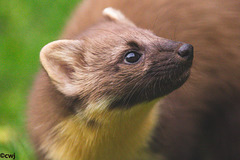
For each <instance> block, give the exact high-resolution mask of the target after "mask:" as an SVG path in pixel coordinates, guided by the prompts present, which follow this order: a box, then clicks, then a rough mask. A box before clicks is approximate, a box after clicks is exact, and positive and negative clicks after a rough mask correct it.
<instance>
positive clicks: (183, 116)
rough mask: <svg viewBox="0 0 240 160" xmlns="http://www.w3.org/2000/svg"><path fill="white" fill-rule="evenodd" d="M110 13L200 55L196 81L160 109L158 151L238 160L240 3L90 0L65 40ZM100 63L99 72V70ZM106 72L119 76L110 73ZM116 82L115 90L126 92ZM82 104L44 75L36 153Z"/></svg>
mask: <svg viewBox="0 0 240 160" xmlns="http://www.w3.org/2000/svg"><path fill="white" fill-rule="evenodd" d="M109 6H111V7H113V8H116V9H119V10H121V11H122V12H123V13H124V14H125V15H126V17H128V18H129V19H130V20H131V21H133V22H134V23H135V24H136V25H137V26H138V27H142V28H146V29H150V30H152V31H153V32H154V33H155V34H156V35H157V36H161V37H165V38H169V39H175V40H179V41H184V42H188V43H191V44H193V46H194V48H195V52H196V54H195V59H194V65H193V70H192V74H191V77H190V79H189V80H188V81H187V83H186V84H185V85H184V86H183V87H181V88H180V89H178V90H177V91H175V92H173V93H172V94H170V95H169V96H168V97H167V98H166V99H165V103H164V105H162V106H161V108H162V112H161V113H162V114H161V116H160V123H159V127H157V128H156V132H155V135H154V136H153V140H152V143H151V148H152V150H153V151H154V152H156V153H162V154H163V155H165V156H166V157H167V158H168V159H170V160H175V159H176V160H177V159H184V160H197V159H206V158H210V159H214V160H215V159H216V160H220V159H222V160H225V159H226V160H227V159H236V160H237V159H240V155H239V152H240V149H239V148H240V139H239V135H240V127H239V126H240V118H239V115H240V109H239V107H240V106H239V103H240V100H239V99H240V97H239V95H240V93H239V92H240V84H239V79H240V70H239V68H240V54H239V53H238V52H239V49H240V47H239V42H240V22H239V15H240V8H239V6H240V3H239V2H238V1H235V0H229V1H224V0H217V1H210V0H209V1H200V0H192V1H190V0H169V1H166V0H141V1H137V0H122V1H118V0H101V1H100V0H87V1H84V2H83V4H81V6H80V7H79V8H78V9H77V10H76V11H75V13H74V14H73V17H72V18H71V19H70V21H69V23H68V25H67V26H66V28H65V30H64V32H63V35H62V38H64V39H66V38H67V39H76V38H78V35H79V34H80V33H82V32H83V31H84V30H86V29H88V28H89V27H90V26H92V25H93V24H96V23H97V22H98V21H99V19H101V17H102V15H101V12H102V10H103V9H104V8H105V7H109ZM110 26H111V25H109V26H104V27H105V28H108V27H110ZM104 27H102V28H104ZM108 36H116V35H113V34H109V35H108ZM145 38H146V37H145ZM145 38H144V37H142V39H143V40H144V39H145ZM145 40H146V39H145ZM105 43H112V42H107V41H106V42H105ZM92 49H93V50H94V51H95V50H98V48H92ZM98 51H99V52H100V50H98ZM103 51H104V50H103ZM100 59H101V57H100ZM103 59H104V58H103ZM103 59H101V60H103ZM89 61H91V60H90V59H89ZM95 62H96V61H94V62H93V65H97V64H95ZM94 68H96V67H94ZM97 68H98V67H97ZM92 69H93V68H92ZM106 69H109V70H112V71H111V72H114V71H117V70H118V68H117V67H113V66H111V65H110V67H109V68H106ZM109 78H111V77H109ZM130 78H131V77H130ZM117 80H119V79H116V84H114V85H113V87H117V86H118V85H119V84H120V83H117V82H118V81H117ZM106 83H109V82H106ZM39 84H42V85H39ZM99 85H103V84H102V83H99ZM118 87H121V86H118ZM87 89H89V90H92V89H90V88H87ZM98 89H99V88H98ZM102 91H104V88H102ZM113 91H114V89H113ZM37 93H44V94H46V96H43V97H42V96H39V95H38V94H37ZM111 94H112V93H110V95H111ZM96 95H99V94H96ZM53 96H56V97H57V98H56V99H53V98H52V97H53ZM94 97H95V96H94ZM89 98H90V97H89V96H88V95H86V96H85V97H83V99H89ZM90 99H91V98H90ZM43 102H44V103H48V104H51V107H48V106H44V105H43V104H44V103H43ZM36 103H37V104H36ZM78 103H85V102H84V101H76V99H75V98H73V97H71V98H68V97H65V96H64V95H62V94H61V93H59V92H58V91H57V90H56V88H55V87H54V86H52V84H51V82H50V81H49V79H48V78H47V74H46V73H45V72H44V71H41V73H40V74H39V76H38V78H37V81H36V82H35V87H34V89H33V91H32V96H31V98H30V106H31V108H30V111H29V113H30V115H31V114H36V115H39V117H38V116H30V119H29V122H30V125H29V126H31V127H30V128H33V126H34V127H36V128H37V129H36V130H35V129H31V135H32V136H33V140H34V142H35V145H36V146H38V145H39V143H40V142H41V139H42V138H44V134H46V132H47V130H48V129H50V128H51V127H52V126H53V125H54V124H56V123H58V122H59V121H61V119H62V118H64V117H65V116H67V115H68V114H72V112H74V110H75V108H74V106H78V105H79V104H78ZM66 104H67V105H66ZM37 106H38V107H37ZM39 106H40V107H39ZM59 106H61V107H59ZM83 106H84V105H83ZM59 108H61V109H59ZM42 115H44V116H42ZM39 122H41V123H43V124H44V125H41V124H40V123H39ZM36 124H38V125H36ZM40 154H42V153H40Z"/></svg>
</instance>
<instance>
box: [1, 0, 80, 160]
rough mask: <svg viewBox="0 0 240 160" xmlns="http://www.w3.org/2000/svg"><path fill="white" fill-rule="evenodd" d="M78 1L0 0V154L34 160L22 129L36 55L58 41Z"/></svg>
mask: <svg viewBox="0 0 240 160" xmlns="http://www.w3.org/2000/svg"><path fill="white" fill-rule="evenodd" d="M78 2H79V0H69V1H66V0H55V1H51V0H48V1H44V0H43V1H40V0H0V153H10V154H12V153H15V155H16V159H18V160H34V159H35V158H34V153H33V149H32V147H31V145H30V142H29V139H28V135H27V132H26V129H25V121H26V103H27V96H28V93H29V91H30V88H31V84H32V82H33V79H34V75H35V74H36V73H37V71H38V68H39V66H40V64H39V52H40V50H41V48H42V47H43V46H44V45H45V44H47V43H48V42H51V41H54V40H56V39H58V37H59V35H60V34H61V31H62V29H63V27H64V25H65V24H66V21H67V19H68V18H69V16H70V14H71V12H72V11H73V9H74V8H75V6H76V4H78Z"/></svg>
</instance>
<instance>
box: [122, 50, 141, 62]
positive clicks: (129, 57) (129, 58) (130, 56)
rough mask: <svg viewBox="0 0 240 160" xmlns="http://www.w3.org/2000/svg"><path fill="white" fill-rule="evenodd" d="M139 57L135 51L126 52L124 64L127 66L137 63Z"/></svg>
mask: <svg viewBox="0 0 240 160" xmlns="http://www.w3.org/2000/svg"><path fill="white" fill-rule="evenodd" d="M141 56H142V55H141V54H139V53H137V52H135V51H131V52H128V53H127V54H126V55H125V57H124V62H125V63H128V64H133V63H137V62H138V61H139V59H140V58H141Z"/></svg>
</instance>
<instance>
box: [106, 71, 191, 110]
mask: <svg viewBox="0 0 240 160" xmlns="http://www.w3.org/2000/svg"><path fill="white" fill-rule="evenodd" d="M189 75H190V70H185V71H184V72H182V73H179V74H178V75H174V77H172V78H164V79H158V78H156V80H155V81H153V82H151V83H150V84H146V86H140V87H137V88H139V90H137V91H136V92H132V93H133V94H128V95H127V96H123V98H121V99H119V100H117V101H116V102H114V103H113V104H112V105H111V107H110V108H125V109H127V108H131V107H132V106H134V105H136V104H138V103H142V102H149V101H152V100H154V99H156V98H160V97H163V96H165V95H167V94H169V93H171V92H172V91H174V90H176V89H177V88H179V87H181V86H182V85H183V84H184V83H185V82H186V80H187V79H188V77H189ZM168 77H169V76H168Z"/></svg>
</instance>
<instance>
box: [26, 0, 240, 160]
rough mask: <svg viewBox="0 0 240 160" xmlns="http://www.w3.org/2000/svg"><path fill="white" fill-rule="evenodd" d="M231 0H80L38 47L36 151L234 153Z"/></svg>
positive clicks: (77, 159) (32, 105)
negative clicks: (60, 28) (58, 32)
mask: <svg viewBox="0 0 240 160" xmlns="http://www.w3.org/2000/svg"><path fill="white" fill-rule="evenodd" d="M239 3H240V2H238V1H235V0H228V1H224V0H217V1H210V0H208V1H200V0H195V1H190V0H169V1H166V0H141V1H136V0H121V1H118V0H85V1H83V3H81V4H80V6H79V7H77V9H76V11H75V12H74V13H73V16H72V18H71V19H70V21H69V22H68V24H67V26H66V27H65V29H64V32H63V34H62V36H61V39H64V40H58V41H55V42H52V43H50V44H48V45H46V46H45V47H44V48H43V49H42V51H41V53H40V60H41V63H42V66H43V67H42V69H41V71H40V72H39V74H38V76H37V78H36V81H35V83H34V86H33V89H32V92H31V95H30V98H29V111H28V128H29V133H30V136H31V139H32V142H33V144H34V146H35V148H36V152H37V154H38V156H39V159H50V160H51V159H54V160H62V159H63V160H64V159H67V160H69V159H71V160H94V159H98V160H101V159H106V160H107V159H109V160H110V159H111V160H113V159H114V160H118V159H120V160H127V159H131V160H135V159H139V160H141V159H142V160H161V159H166V160H179V159H181V160H203V159H213V160H229V159H231V160H232V159H233V160H234V159H236V160H238V159H240V155H239V153H240V151H239V150H240V149H239V148H240V140H239V135H240V127H239V126H240V118H239V115H240V108H239V102H240V97H239V96H240V93H239V92H240V84H239V79H240V70H239V68H240V54H239V53H238V52H239V49H240V48H239V41H240V22H239V15H240V13H239V12H240V9H239V6H240V4H239ZM106 7H112V8H115V9H111V8H108V9H106V10H104V9H105V8H106ZM103 10H104V12H103V15H102V14H101V13H102V11H103ZM121 12H122V13H123V14H124V15H125V16H124V15H123V14H122V13H121ZM126 17H127V18H126ZM141 28H143V29H141ZM149 30H150V31H149ZM160 37H164V38H167V39H164V38H160ZM168 39H173V40H174V41H171V40H168ZM179 41H181V42H179ZM183 42H185V43H183ZM187 43H190V44H192V45H193V46H194V50H195V53H196V54H195V55H194V62H193V67H192V68H191V64H192V59H193V54H192V52H193V47H192V46H191V45H189V44H187ZM190 68H191V76H190V77H189V70H190ZM188 77H189V78H188ZM187 79H188V80H187ZM186 80H187V81H186ZM185 81H186V83H185ZM184 83H185V84H184ZM183 84H184V85H183ZM181 85H183V86H182V87H180V86H181ZM179 87H180V88H179ZM177 88H179V89H177ZM175 89H177V90H175ZM174 90H175V91H174ZM172 91H173V92H172ZM171 92H172V93H171ZM169 93H170V94H169ZM167 94H169V95H168V96H166V97H164V98H162V97H163V96H165V95H167Z"/></svg>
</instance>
